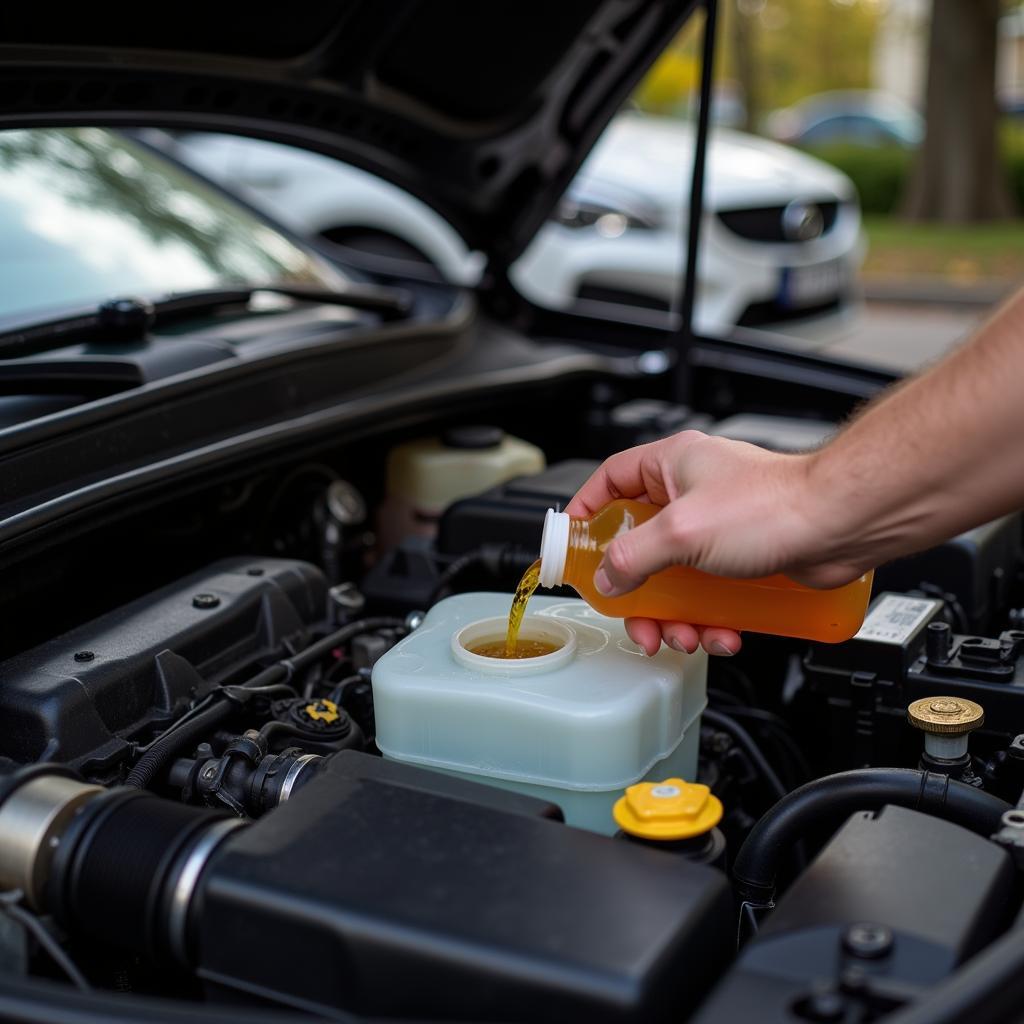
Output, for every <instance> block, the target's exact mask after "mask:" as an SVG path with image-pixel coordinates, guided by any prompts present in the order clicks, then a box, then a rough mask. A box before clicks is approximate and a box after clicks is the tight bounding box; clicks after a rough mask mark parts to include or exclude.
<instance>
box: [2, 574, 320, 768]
mask: <svg viewBox="0 0 1024 1024" xmlns="http://www.w3.org/2000/svg"><path fill="white" fill-rule="evenodd" d="M326 607H327V585H326V582H325V580H324V577H323V575H322V574H321V572H320V571H319V569H317V568H316V567H315V566H312V565H309V564H307V563H305V562H296V561H286V560H283V559H272V558H254V559H229V560H225V561H223V562H218V563H216V564H215V565H212V566H211V567H210V568H209V569H205V570H203V571H202V572H198V573H194V574H193V575H191V576H188V577H186V578H185V579H182V580H180V581H178V582H177V583H173V584H171V585H170V586H167V587H164V588H163V589H162V590H158V591H156V593H154V594H151V595H148V596H146V597H144V598H140V599H139V600H138V601H133V602H132V603H131V604H128V605H125V606H124V607H123V608H118V609H117V610H116V611H113V612H110V613H109V614H107V615H104V616H102V617H101V618H99V619H96V620H95V621H93V622H89V623H87V624H86V625H84V626H80V627H78V628H77V629H74V630H72V631H71V632H69V633H65V634H64V635H63V636H60V637H57V638H56V639H55V640H51V641H50V642H49V643H46V644H43V645H42V646H41V647H36V648H34V649H33V650H30V651H26V652H24V653H23V654H19V655H17V656H15V657H13V658H10V659H8V660H7V661H5V662H3V663H2V664H0V718H2V720H3V723H4V728H3V730H0V755H3V756H7V757H10V758H12V759H13V760H15V761H19V762H22V763H30V762H33V761H40V760H46V761H59V762H63V763H65V764H69V765H71V766H72V767H74V768H77V769H81V770H82V771H83V772H84V773H85V774H87V775H90V776H91V777H95V778H98V779H101V780H102V779H103V778H104V776H105V773H106V772H107V771H108V770H109V766H111V765H114V764H115V763H116V762H118V761H119V760H120V759H121V758H123V756H124V754H125V752H126V751H127V748H128V740H129V738H130V737H132V736H134V735H136V734H138V733H140V732H142V731H144V730H146V729H147V728H148V727H150V726H157V725H159V723H161V722H164V721H168V720H170V719H173V718H175V717H177V716H178V715H180V714H181V712H182V711H183V710H184V709H185V708H186V707H187V705H188V702H189V701H191V700H192V699H193V698H194V697H195V696H202V695H203V694H204V693H205V692H206V691H207V690H209V689H210V688H212V687H213V686H216V685H219V684H222V683H225V682H229V681H235V680H236V679H239V677H240V676H242V675H243V674H244V673H245V672H247V671H248V670H250V669H251V668H252V667H253V666H254V665H258V664H259V663H260V662H261V661H266V660H269V659H274V658H280V657H283V656H285V655H286V653H287V649H286V647H285V645H286V644H290V643H294V644H295V645H296V646H304V645H305V644H306V643H307V642H308V639H309V632H310V627H311V626H312V625H314V624H316V623H322V621H323V619H324V616H325V614H326ZM239 681H240V679H239Z"/></svg>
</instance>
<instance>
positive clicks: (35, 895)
mask: <svg viewBox="0 0 1024 1024" xmlns="http://www.w3.org/2000/svg"><path fill="white" fill-rule="evenodd" d="M5 783H6V785H5V787H4V795H3V801H2V803H0V837H2V838H0V889H2V890H20V891H21V892H22V893H23V894H24V896H25V900H26V902H27V903H28V904H29V906H31V907H33V908H34V909H36V910H39V909H40V908H41V906H42V902H43V891H44V889H45V887H46V883H47V881H48V880H49V876H50V865H51V863H52V861H53V853H54V850H55V849H56V848H57V847H58V846H59V845H60V841H61V837H62V836H63V834H64V832H65V830H66V829H67V827H68V824H69V823H70V822H71V821H72V819H73V818H74V816H75V815H76V814H77V813H78V812H79V811H80V810H81V809H82V808H83V807H84V806H85V805H86V804H87V803H89V801H91V800H93V799H95V798H96V797H97V796H99V795H100V794H101V793H103V792H104V790H103V789H102V788H101V787H100V786H90V785H87V784H86V783H84V782H82V781H81V780H80V779H76V778H75V777H74V776H73V775H72V774H71V773H70V772H66V771H64V770H63V769H61V768H59V767H58V766H56V765H45V766H41V768H40V770H35V771H33V770H28V771H21V772H19V773H17V774H16V775H15V776H13V777H9V778H8V779H6V780H5Z"/></svg>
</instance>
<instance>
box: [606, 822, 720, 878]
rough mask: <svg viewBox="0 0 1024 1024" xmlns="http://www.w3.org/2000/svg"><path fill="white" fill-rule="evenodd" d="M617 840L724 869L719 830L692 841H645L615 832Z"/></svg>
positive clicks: (715, 829) (714, 829)
mask: <svg viewBox="0 0 1024 1024" xmlns="http://www.w3.org/2000/svg"><path fill="white" fill-rule="evenodd" d="M615 836H616V838H617V839H624V840H626V842H629V843H636V844H637V845H638V846H647V847H649V848H650V849H652V850H661V851H662V852H663V853H672V854H675V855H676V856H677V857H685V858H686V859H687V860H689V861H692V862H693V863H694V864H710V865H711V866H712V867H716V868H723V869H724V868H725V850H726V841H725V834H724V833H723V832H722V830H721V829H720V828H717V827H716V828H712V829H709V830H708V831H707V832H705V833H704V835H702V836H694V837H693V838H692V839H676V840H665V839H645V838H644V837H642V836H634V835H630V834H629V833H628V832H621V831H620V832H616V833H615Z"/></svg>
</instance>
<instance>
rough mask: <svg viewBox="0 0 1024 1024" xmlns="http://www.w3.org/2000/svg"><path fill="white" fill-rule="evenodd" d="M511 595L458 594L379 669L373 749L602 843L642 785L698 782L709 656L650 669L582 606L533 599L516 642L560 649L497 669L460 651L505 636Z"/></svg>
mask: <svg viewBox="0 0 1024 1024" xmlns="http://www.w3.org/2000/svg"><path fill="white" fill-rule="evenodd" d="M509 604H510V598H509V596H508V595H507V594H489V593H475V594H459V595H457V596H455V597H449V598H447V599H446V600H444V601H441V602H440V603H438V604H437V605H435V606H434V607H433V608H432V609H431V610H430V612H429V613H428V615H427V617H426V619H425V620H424V622H423V624H422V625H421V626H420V628H419V629H417V630H416V631H415V632H414V633H412V634H410V635H409V636H408V637H406V638H405V639H404V640H402V641H401V643H399V644H397V645H396V646H395V647H393V648H392V649H391V650H390V651H389V652H388V653H387V654H385V655H384V656H383V657H382V658H381V659H380V660H379V661H378V662H377V664H376V665H375V666H374V669H373V699H374V711H375V717H376V723H377V745H378V746H379V747H380V750H381V752H382V753H383V754H384V756H385V757H389V758H393V759H394V760H398V761H407V762H410V763H413V764H419V765H424V766H427V767H430V768H435V769H438V770H440V771H445V772H450V773H452V774H455V775H460V776H463V777H465V778H470V779H475V780H476V781H478V782H486V783H489V784H491V785H495V786H502V787H504V788H507V789H514V790H517V791H518V792H521V793H527V794H530V795H532V796H537V797H541V798H543V799H546V800H550V801H553V802H554V803H556V804H558V805H559V806H560V807H561V808H562V810H563V812H564V814H565V819H566V821H567V822H568V823H569V824H571V825H576V826H578V827H580V828H586V829H590V830H592V831H595V832H604V833H606V834H611V833H612V832H614V831H615V823H614V820H613V818H612V813H611V812H612V807H613V805H614V803H615V801H616V800H617V799H618V798H619V797H620V796H621V795H622V792H623V790H624V789H626V787H628V786H632V785H634V784H635V783H637V782H640V781H641V780H644V779H664V778H669V777H673V778H679V779H687V780H694V779H696V774H697V747H698V741H699V732H700V716H701V712H702V711H703V710H704V706H705V704H706V700H707V697H706V695H707V657H706V655H705V654H704V652H703V651H698V652H697V653H696V654H682V653H678V652H676V651H673V650H669V649H668V648H662V650H661V651H660V652H659V653H658V654H657V655H655V656H654V657H653V658H649V657H647V656H645V655H644V654H643V652H642V651H641V650H640V648H639V647H637V646H636V644H634V643H633V642H632V641H631V640H630V639H629V637H628V636H627V635H626V631H625V627H624V625H623V623H622V621H621V620H619V619H610V618H606V617H605V616H603V615H600V614H598V613H597V612H595V611H594V610H593V609H592V608H590V607H589V605H587V604H586V603H585V602H584V601H581V600H578V599H572V600H562V599H560V598H553V597H534V598H532V599H531V601H530V604H529V608H528V611H529V614H528V615H527V617H526V619H525V620H524V622H523V627H522V631H521V633H520V638H521V639H524V640H525V639H537V640H542V641H545V642H546V643H548V644H549V645H553V646H555V647H557V649H556V650H555V651H553V652H552V653H550V654H546V655H543V656H542V657H539V658H530V659H523V660H520V661H504V660H501V659H494V658H484V657H481V656H479V655H476V654H472V653H471V652H470V651H468V650H467V649H466V646H467V645H469V646H475V645H476V644H477V643H480V642H482V641H487V640H492V639H498V638H500V637H501V636H503V634H504V628H505V623H506V622H507V618H508V611H509Z"/></svg>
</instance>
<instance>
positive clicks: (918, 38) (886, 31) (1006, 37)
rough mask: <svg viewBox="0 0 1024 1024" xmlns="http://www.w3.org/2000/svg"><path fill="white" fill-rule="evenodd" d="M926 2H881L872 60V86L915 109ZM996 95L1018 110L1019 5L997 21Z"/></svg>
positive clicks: (1022, 42) (1021, 100)
mask: <svg viewBox="0 0 1024 1024" xmlns="http://www.w3.org/2000/svg"><path fill="white" fill-rule="evenodd" d="M930 14H931V0H886V2H885V4H884V7H883V9H882V14H881V21H880V23H879V27H878V34H877V36H876V37H875V46H874V53H873V55H872V83H873V85H874V87H875V88H876V89H881V90H883V91H885V92H890V93H893V94H894V95H896V96H899V97H900V99H902V100H904V101H906V102H907V103H909V104H911V105H912V106H914V107H918V108H920V107H921V105H922V99H923V96H924V83H925V73H926V70H927V68H926V61H927V53H928V19H929V16H930ZM996 92H997V94H998V96H999V97H1000V100H1001V101H1002V102H1003V103H1004V105H1005V106H1007V108H1010V109H1015V108H1018V107H1024V5H1018V6H1017V8H1016V9H1015V10H1012V11H1010V12H1009V13H1007V14H1006V15H1004V16H1003V17H1002V18H1001V19H1000V20H999V48H998V55H997V59H996Z"/></svg>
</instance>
